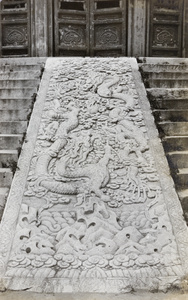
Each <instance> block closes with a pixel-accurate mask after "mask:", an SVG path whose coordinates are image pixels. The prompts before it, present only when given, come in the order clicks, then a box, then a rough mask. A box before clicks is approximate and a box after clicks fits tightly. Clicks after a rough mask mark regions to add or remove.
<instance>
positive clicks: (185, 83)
mask: <svg viewBox="0 0 188 300" xmlns="http://www.w3.org/2000/svg"><path fill="white" fill-rule="evenodd" d="M146 86H148V87H150V88H187V87H188V79H179V78H177V79H165V78H163V77H162V76H161V78H160V79H149V80H147V81H146Z"/></svg>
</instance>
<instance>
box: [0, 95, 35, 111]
mask: <svg viewBox="0 0 188 300" xmlns="http://www.w3.org/2000/svg"><path fill="white" fill-rule="evenodd" d="M31 106H32V97H29V98H23V99H21V98H18V99H12V98H1V99H0V109H18V107H21V108H23V109H28V108H31Z"/></svg>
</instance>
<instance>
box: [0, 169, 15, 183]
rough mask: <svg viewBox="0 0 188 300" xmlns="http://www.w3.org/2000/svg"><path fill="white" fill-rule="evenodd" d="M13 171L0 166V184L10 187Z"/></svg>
mask: <svg viewBox="0 0 188 300" xmlns="http://www.w3.org/2000/svg"><path fill="white" fill-rule="evenodd" d="M12 178H13V173H12V171H11V170H10V169H9V168H0V186H1V187H10V186H11V183H12Z"/></svg>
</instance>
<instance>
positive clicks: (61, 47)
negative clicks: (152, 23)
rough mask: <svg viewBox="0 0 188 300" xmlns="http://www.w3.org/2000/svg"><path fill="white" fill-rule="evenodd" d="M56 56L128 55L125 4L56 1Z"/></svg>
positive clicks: (120, 1) (115, 0) (92, 0)
mask: <svg viewBox="0 0 188 300" xmlns="http://www.w3.org/2000/svg"><path fill="white" fill-rule="evenodd" d="M54 11H55V13H54V16H55V17H54V25H55V43H54V48H55V55H56V56H66V55H68V56H71V55H73V56H120V55H126V37H127V35H126V1H124V0H110V1H107V0H74V1H72V0H55V10H54Z"/></svg>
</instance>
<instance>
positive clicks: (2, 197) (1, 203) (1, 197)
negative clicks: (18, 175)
mask: <svg viewBox="0 0 188 300" xmlns="http://www.w3.org/2000/svg"><path fill="white" fill-rule="evenodd" d="M9 189H10V188H9V187H0V220H1V217H2V214H3V211H4V207H5V203H6V200H7V197H8V193H9Z"/></svg>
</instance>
